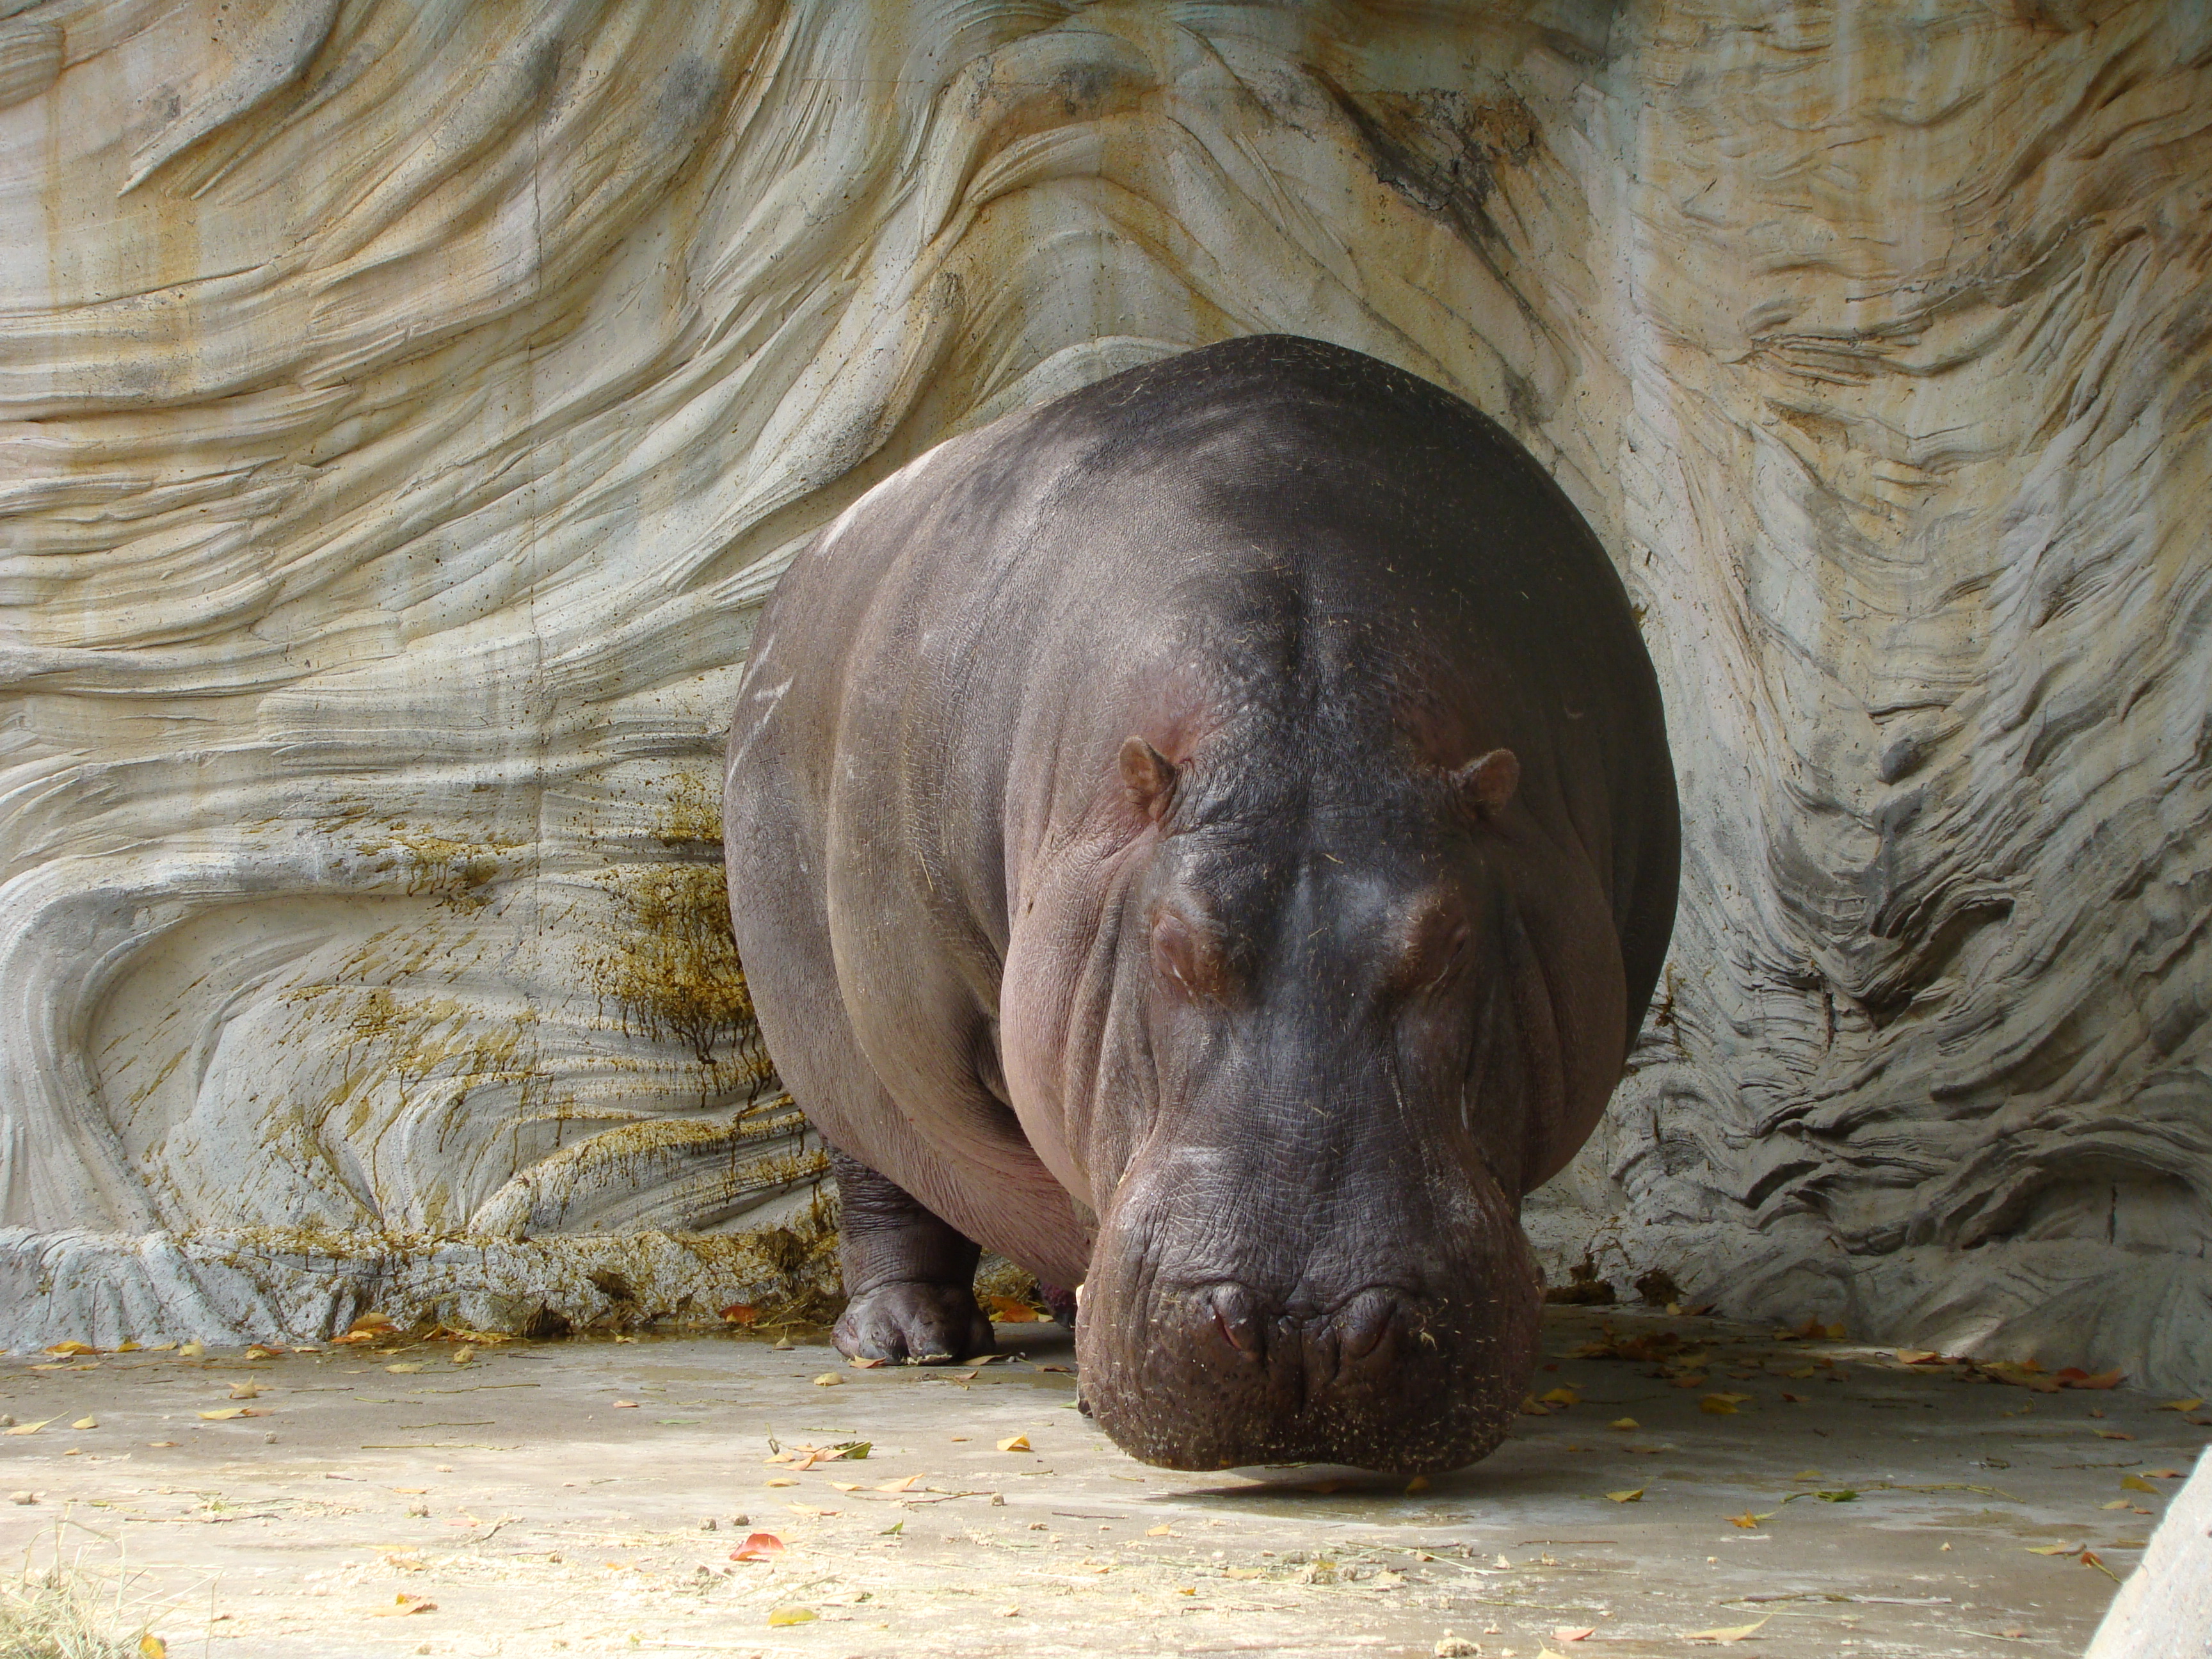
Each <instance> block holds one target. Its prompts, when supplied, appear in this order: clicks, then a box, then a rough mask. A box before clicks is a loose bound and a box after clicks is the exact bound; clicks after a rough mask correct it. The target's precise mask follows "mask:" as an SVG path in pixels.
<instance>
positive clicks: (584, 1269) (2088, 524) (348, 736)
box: [0, 0, 2212, 1382]
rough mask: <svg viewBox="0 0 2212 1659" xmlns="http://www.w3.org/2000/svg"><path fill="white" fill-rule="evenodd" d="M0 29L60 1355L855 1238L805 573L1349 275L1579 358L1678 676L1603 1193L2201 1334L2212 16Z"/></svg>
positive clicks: (2021, 1312)
mask: <svg viewBox="0 0 2212 1659" xmlns="http://www.w3.org/2000/svg"><path fill="white" fill-rule="evenodd" d="M0 13H5V14H6V15H5V16H4V17H0V309H4V312H5V314H6V318H7V325H6V326H5V327H4V328H0V422H4V425H0V538H4V540H0V572H4V574H0V605H5V606H6V607H7V613H6V623H5V632H4V633H0V684H4V688H5V689H4V698H5V701H4V704H0V708H4V719H0V1341H13V1342H17V1343H21V1342H27V1341H33V1340H53V1339H54V1338H57V1337H60V1336H76V1337H86V1338H89V1339H91V1340H112V1339H115V1338H118V1337H120V1336H122V1335H125V1334H129V1335H135V1336H137V1337H139V1338H140V1339H141V1340H147V1339H149V1337H152V1336H155V1335H159V1334H186V1333H199V1334H210V1335H217V1334H226V1333H228V1334H252V1335H259V1336H268V1335H281V1334H286V1333H288V1332H289V1333H291V1334H307V1333H308V1332H310V1331H313V1330H314V1329H317V1328H319V1327H320V1326H321V1325H322V1324H324V1323H325V1322H327V1321H328V1320H330V1319H332V1318H336V1317H341V1316H344V1315H345V1314H347V1313H348V1312H349V1310H353V1309H355V1308H356V1307H358V1306H360V1305H362V1304H365V1303H367V1302H369V1301H375V1300H383V1301H385V1302H386V1303H387V1304H394V1303H396V1304H404V1305H406V1306H408V1307H422V1308H436V1309H439V1310H444V1311H446V1312H447V1313H448V1314H450V1315H451V1316H453V1317H455V1318H457V1319H464V1320H466V1321H469V1322H497V1321H502V1320H503V1321H506V1322H510V1323H513V1322H524V1321H526V1320H528V1319H531V1318H541V1319H542V1318H544V1317H548V1316H559V1317H566V1318H570V1319H589V1318H597V1317H625V1316H635V1315H637V1314H640V1313H643V1312H653V1311H679V1312H681V1311H691V1312H699V1311H702V1310H711V1308H712V1307H713V1305H714V1303H715V1302H716V1301H717V1299H718V1298H719V1297H721V1296H723V1295H733V1294H735V1293H737V1292H739V1291H742V1292H743V1294H744V1296H745V1297H755V1296H757V1295H763V1294H767V1293H768V1291H769V1286H770V1285H772V1284H773V1283H774V1282H775V1279H776V1278H777V1276H778V1275H780V1274H787V1273H789V1272H790V1271H791V1268H792V1264H793V1262H794V1261H798V1262H801V1263H802V1267H801V1271H802V1273H804V1272H805V1271H806V1270H807V1269H806V1268H805V1266H804V1263H805V1262H810V1261H814V1260H815V1259H817V1253H816V1252H815V1246H816V1244H817V1242H818V1241H817V1237H816V1233H815V1231H814V1227H813V1222H814V1218H813V1216H812V1213H811V1210H810V1209H809V1201H810V1200H811V1191H812V1188H811V1183H812V1181H813V1178H814V1176H815V1165H814V1152H813V1149H812V1147H811V1146H810V1145H809V1144H808V1143H807V1141H806V1140H805V1138H804V1136H803V1135H802V1134H801V1133H800V1132H799V1129H798V1127H797V1126H796V1125H795V1123H794V1122H793V1120H792V1119H791V1116H790V1115H789V1113H788V1111H787V1109H785V1107H784V1106H783V1104H782V1103H781V1101H780V1100H779V1098H778V1097H777V1094H776V1091H775V1085H774V1079H773V1076H772V1073H770V1072H769V1070H768V1068H767V1066H766V1063H765V1061H764V1058H763V1056H762V1055H761V1054H760V1053H759V1050H758V1047H757V1042H755V1041H753V1040H752V1038H751V1034H750V1024H749V1021H748V1018H747V1009H746V1005H745V1002H744V993H743V985H742V980H741V978H740V977H739V976H738V974H737V972H736V965H735V963H734V962H733V961H732V959H731V957H730V956H729V951H728V936H727V933H726V930H725V929H724V928H722V927H720V925H719V924H718V921H717V920H716V919H717V917H718V915H719V914H720V911H719V907H720V905H721V903H722V901H723V894H722V892H721V890H720V886H719V866H718V864H717V860H716V856H715V854H716V846H715V842H716V825H715V823H714V809H713V805H712V803H711V799H710V790H709V788H708V780H710V779H712V778H713V777H714V755H715V751H716V749H717V747H718V742H719V735H720V730H721V728H722V727H723V726H724V724H725V721H726V705H727V703H728V702H729V698H730V692H731V687H732V683H733V679H734V677H735V674H736V671H737V669H738V665H739V664H740V663H741V661H742V659H743V655H744V647H745V641H746V636H747V629H748V626H749V620H750V616H751V614H752V611H753V610H754V608H755V607H756V606H757V604H758V603H759V601H760V599H762V597H763V595H764V594H765V593H766V592H768V591H769V588H770V587H771V586H772V585H773V583H774V581H775V576H776V574H777V572H778V570H779V569H780V568H781V563H782V562H783V561H784V559H786V558H787V556H788V555H789V553H790V551H791V550H793V548H794V547H795V546H796V545H797V544H798V543H799V541H800V540H802V539H803V538H805V536H806V534H807V533H808V532H810V531H811V529H812V528H813V527H815V526H817V525H819V524H820V523H822V522H823V521H824V520H825V519H827V518H828V517H829V516H831V515H834V514H835V513H836V512H838V511H840V510H841V509H842V507H844V506H846V505H848V503H849V502H850V501H853V500H854V498H855V497H856V496H857V495H859V494H860V492H862V491H863V490H865V489H866V488H867V487H868V486H869V485H870V484H871V483H873V482H874V481H875V480H876V479H878V478H879V477H882V476H883V475H884V473H886V472H887V471H890V470H891V469H893V468H895V467H896V466H898V465H902V463H903V462H905V461H906V460H908V459H911V458H912V457H914V456H915V454H917V453H921V451H922V450H923V449H925V448H926V447H928V445H929V444H931V443H932V442H933V441H936V440H937V439H939V438H940V437H942V436H944V435H947V434H949V433H951V432H954V431H957V430H959V429H962V428H965V427H967V426H969V425H972V424H974V423H975V422H980V421H981V420H984V419H987V418H989V417H990V416H993V415H994V414H995V413H998V412H1000V411H1001V410H1006V409H1008V408H1011V407H1013V406H1016V405H1018V404H1022V403H1024V402H1030V401H1034V400H1037V399H1041V398H1047V397H1049V396H1052V395H1054V394H1056V393H1058V392H1061V391H1064V390H1066V389H1068V388H1069V387H1071V386H1075V385H1078V384H1079V383H1081V382H1083V381H1085V380H1089V379H1092V378H1095V377H1097V375H1100V374H1105V373H1109V372H1111V371H1112V370H1114V369H1115V368H1121V367H1123V366H1126V365H1127V364H1130V363H1133V362H1141V361H1144V360H1146V359H1147V358H1150V357H1152V356H1157V355H1159V354H1162V353H1165V352H1168V351H1172V350H1175V349H1181V348H1182V347H1185V346H1188V345H1193V344H1197V343H1204V342H1206V341H1210V340H1213V339H1218V338H1221V337H1225V336H1229V335H1234V334H1238V333H1244V332H1249V331H1261V330H1279V331H1291V332H1301V333H1307V334H1313V335H1318V336H1321V337H1327V338H1330V339H1334V340H1338V341H1340V342H1342V343H1346V344H1349V345H1352V346H1356V347H1358V348H1360V349H1364V350H1368V351H1371V352H1374V353H1376V354H1377V355H1379V356H1384V357H1388V358H1389V359H1391V360H1393V361H1395V362H1400V363H1401V364H1403V365H1405V366H1406V367H1407V368H1411V369H1413V370H1414V371H1416V372H1418V373H1420V374H1425V375H1427V376H1429V377H1431V378H1432V379H1435V380H1439V381H1442V382H1443V383H1444V384H1447V385H1449V386H1453V387H1454V388H1455V389H1457V390H1458V391H1460V392H1462V393H1463V394H1465V395H1466V396H1468V398H1471V399H1473V400H1474V402H1476V403H1477V404H1480V405H1481V406H1482V407H1484V408H1485V409H1487V410H1491V411H1492V413H1494V414H1496V415H1497V416H1498V417H1499V418H1501V419H1503V420H1504V421H1506V422H1508V423H1509V424H1510V425H1511V426H1512V427H1513V428H1514V429H1515V430H1516V432H1518V433H1519V434H1520V435H1521V436H1522V438H1523V439H1524V440H1525V441H1527V442H1528V444H1529V445H1530V446H1531V447H1532V448H1534V450H1535V452H1536V453H1538V454H1539V456H1540V457H1541V458H1542V459H1544V460H1545V461H1546V463H1547V465H1550V466H1551V467H1552V468H1553V470H1554V471H1556V472H1557V474H1558V476H1559V477H1560V479H1561V481H1562V483H1564V484H1565V487H1566V489H1568V490H1569V492H1570V493H1571V495H1573V496H1574V497H1575V499H1576V500H1577V501H1578V502H1579V503H1580V504H1581V505H1582V507H1583V510H1584V511H1585V513H1588V515H1589V518H1590V519H1591V520H1592V522H1593V523H1594V524H1595V526H1597V528H1598V529H1599V532H1600V533H1601V536H1602V538H1604V540H1605V541H1606V543H1607V545H1608V546H1609V547H1611V548H1612V549H1613V550H1614V552H1615V554H1616V556H1617V557H1618V558H1619V559H1620V563H1621V567H1622V569H1623V573H1624V574H1625V575H1626V578H1627V580H1628V581H1629V584H1630V586H1631V589H1632V593H1633V594H1634V596H1635V598H1636V599H1637V602H1638V605H1639V606H1641V607H1642V609H1643V611H1644V625H1645V629H1646V631H1647V635H1648V637H1649V638H1650V641H1651V644H1652V647H1653V651H1654V654H1655V656H1656V659H1657V660H1658V662H1659V664H1660V669H1661V673H1662V679H1663V681H1664V684H1665V685H1666V688H1667V690H1668V696H1669V700H1670V705H1669V707H1670V720H1671V722H1672V726H1673V730H1674V746H1675V756H1676V759H1677V763H1678V766H1679V768H1680V774H1681V780H1682V787H1683V797H1684V803H1685V811H1686V844H1687V847H1688V849H1689V852H1688V864H1687V868H1686V888H1685V900H1684V908H1683V914H1682V919H1681V922H1680V927H1679V929H1678V932H1677V936H1676V946H1675V951H1674V960H1673V962H1672V963H1671V965H1670V968H1669V970H1668V977H1667V981H1666V989H1665V998H1664V1000H1663V1002H1662V1006H1661V1007H1660V1009H1659V1011H1658V1012H1657V1014H1656V1018H1655V1020H1654V1023H1653V1024H1652V1026H1651V1028H1650V1031H1649V1032H1648V1034H1647V1037H1646V1040H1645V1041H1644V1043H1643V1044H1642V1045H1641V1046H1640V1048H1639V1050H1638V1054H1637V1058H1636V1064H1635V1066H1634V1069H1633V1073H1632V1077H1631V1079H1630V1080H1629V1082H1628V1083H1627V1084H1626V1085H1625V1087H1624V1089H1623V1091H1622V1093H1621V1096H1620V1099H1619V1101H1618V1103H1617V1104H1616V1106H1615V1109H1614V1111H1613V1115H1612V1116H1611V1118H1610V1119H1609V1121H1608V1123H1607V1127H1606V1128H1605V1129H1604V1130H1603V1131H1601V1134H1600V1136H1599V1138H1598V1139H1597V1140H1596V1141H1595V1142H1594V1143H1593V1145H1592V1146H1591V1147H1590V1149H1589V1152H1587V1153H1586V1154H1585V1156H1584V1157H1583V1159H1582V1160H1580V1161H1579V1163H1578V1164H1577V1166H1576V1167H1575V1169H1574V1170H1571V1171H1570V1172H1569V1173H1568V1175H1566V1176H1563V1177H1561V1179H1560V1180H1559V1182H1554V1183H1553V1187H1552V1188H1550V1189H1547V1192H1546V1193H1545V1194H1542V1195H1541V1197H1540V1198H1539V1200H1537V1202H1536V1203H1535V1205H1534V1206H1533V1209H1532V1218H1531V1220H1532V1226H1533V1228H1534V1231H1535V1232H1536V1233H1537V1235H1538V1237H1539V1238H1540V1239H1541V1241H1542V1242H1543V1243H1544V1244H1545V1246H1546V1248H1547V1250H1548V1251H1550V1252H1551V1254H1552V1255H1553V1260H1554V1261H1555V1262H1557V1263H1559V1264H1562V1265H1563V1264H1564V1262H1565V1261H1569V1260H1572V1259H1575V1258H1578V1257H1579V1256H1581V1255H1583V1252H1584V1251H1585V1250H1588V1251H1589V1252H1590V1255H1591V1257H1592V1260H1593V1261H1595V1263H1596V1265H1597V1266H1598V1267H1600V1268H1601V1269H1602V1270H1604V1271H1605V1272H1606V1273H1608V1274H1610V1275H1612V1276H1613V1277H1616V1278H1626V1276H1628V1275H1629V1274H1631V1273H1632V1272H1635V1271H1640V1270H1641V1269H1643V1268H1644V1267H1650V1266H1652V1265H1662V1266H1665V1267H1668V1269H1669V1270H1670V1271H1671V1272H1673V1273H1674V1274H1675V1276H1676V1277H1677V1278H1678V1279H1680V1280H1681V1281H1682V1283H1683V1284H1684V1285H1686V1287H1687V1288H1688V1291H1689V1293H1690V1294H1691V1295H1692V1296H1693V1297H1697V1298H1698V1299H1706V1298H1707V1297H1716V1298H1717V1299H1719V1300H1720V1301H1721V1303H1722V1304H1723V1306H1724V1307H1726V1308H1727V1309H1729V1310H1731V1311H1735V1312H1741V1313H1747V1314H1756V1315H1759V1316H1785V1315H1786V1316H1803V1315H1805V1314H1808V1313H1820V1314H1821V1315H1823V1316H1827V1317H1838V1316H1841V1317H1844V1318H1846V1319H1847V1320H1848V1321H1849V1322H1850V1323H1851V1324H1853V1325H1854V1326H1855V1327H1857V1328H1859V1329H1861V1330H1863V1331H1868V1332H1872V1333H1877V1334H1887V1335H1889V1336H1893V1337H1896V1338H1900V1339H1909V1340H1914V1341H1917V1342H1919V1343H1920V1344H1922V1345H1923V1346H1937V1345H1941V1346H1951V1347H1961V1346H1974V1347H1977V1348H1978V1350H1979V1351H1981V1352H2007V1353H2015V1354H2019V1353H2027V1352H2033V1353H2035V1354H2036V1355H2038V1356H2039V1357H2041V1358H2045V1359H2046V1360H2048V1361H2050V1362H2051V1363H2054V1364H2057V1363H2064V1362H2065V1361H2067V1360H2069V1359H2073V1358H2094V1359H2096V1360H2098V1361H2099V1362H2100V1364H2126V1365H2127V1366H2129V1367H2130V1369H2132V1370H2136V1371H2137V1372H2138V1373H2145V1372H2148V1373H2149V1374H2152V1375H2155V1376H2160V1377H2161V1378H2164V1379H2168V1380H2173V1381H2177V1382H2180V1381H2186V1380H2190V1379H2192V1378H2193V1379H2197V1380H2203V1379H2204V1378H2205V1377H2206V1376H2207V1375H2208V1373H2212V1274H2208V1272H2207V1267H2206V1263H2205V1261H2204V1249H2205V1244H2206V1240H2207V1235H2208V1231H2212V1223H2208V1217H2207V1209H2206V1205H2207V1198H2208V1188H2212V1078H2209V1077H2208V1073H2207V1032H2206V1024H2205V1021H2206V1013H2207V1004H2208V1001H2212V971H2208V962H2207V951H2206V927H2207V921H2208V915H2212V850H2208V848H2207V845H2206V837H2207V835H2208V831H2209V830H2212V771H2208V760H2212V718H2208V714H2207V710H2208V708H2212V548H2208V546H2207V539H2208V531H2207V524H2208V515H2212V476H2209V475H2212V465H2209V463H2212V449H2208V444H2212V438H2208V430H2212V419H2208V417H2212V295H2208V290H2207V285H2206V270H2207V264H2208V238H2212V213H2208V211H2207V210H2208V207H2212V18H2208V14H2207V8H2206V7H2205V6H2204V5H2203V4H2185V3H2167V0H2136V3H2096V0H2016V3H2014V4H2010V5H2007V4H2003V3H1996V0H1926V3H1920V4H1915V5H1909V6H1908V5H1905V4H1874V3H1852V4H1840V5H1824V6H1813V5H1803V6H1796V7H1790V6H1778V5H1775V4H1772V3H1771V0H1733V3H1723V0H1704V3H1691V0H1642V3H1621V4H1618V5H1605V4H1598V3H1589V4H1574V3H1565V0H1560V3H1534V0H1529V3H1521V4H1502V3H1501V4H1479V3H1473V0H1455V3H1438V4H1435V5H1432V6H1429V7H1426V8H1424V7H1421V6H1418V5H1412V4H1407V5H1397V6H1389V7H1383V6H1369V5H1354V4H1349V3H1346V4H1342V5H1336V6H1330V5H1326V4H1319V3H1316V4H1314V5H1310V6H1303V7H1295V8H1291V7H1279V6H1273V5H1256V4H1255V5H1250V6H1239V5H1235V4H1203V5H1201V4H1195V3H1193V4H1162V3H1148V4H1112V3H1107V4H1097V5H1091V6H1077V5H1074V4H1069V3H1054V0H910V3H905V4H900V5H888V4H884V3H881V0H805V3H789V4H781V5H779V4H774V3H767V0H759V3H746V0H696V3H690V4H686V5H681V6H678V5H668V4H659V3H647V0H413V3H405V4H403V3H397V0H228V3H227V4H218V3H215V0H185V3H174V4H173V3H168V0H39V3H33V4H29V5H25V4H23V3H21V0H0ZM737 900H738V902H739V903H742V902H744V895H742V894H739V895H738V896H737ZM767 1223H775V1224H780V1225H781V1227H782V1228H783V1231H778V1232H770V1233H769V1234H766V1235H761V1234H759V1233H757V1231H754V1230H756V1229H757V1227H758V1226H759V1225H763V1224H767ZM702 1233H720V1234H727V1235H731V1237H726V1238H724V1239H722V1240H721V1241H720V1242H719V1243H718V1242H717V1241H716V1240H714V1239H712V1238H701V1237H697V1235H700V1234H702ZM760 1237H766V1238H767V1239H768V1240H769V1243H768V1244H767V1245H765V1246H763V1245H762V1244H760V1243H758V1242H757V1241H758V1239H759V1238H760ZM471 1263H474V1264H475V1265H473V1266H471Z"/></svg>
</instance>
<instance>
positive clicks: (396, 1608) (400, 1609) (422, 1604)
mask: <svg viewBox="0 0 2212 1659" xmlns="http://www.w3.org/2000/svg"><path fill="white" fill-rule="evenodd" d="M392 1601H393V1605H392V1606H391V1607H380V1608H378V1609H377V1610H376V1612H374V1613H372V1614H370V1615H369V1616H370V1617H371V1618H373V1619H404V1618H406V1617H408V1616H409V1615H410V1613H435V1612H437V1610H438V1604H437V1603H436V1602H435V1601H424V1600H423V1599H422V1597H421V1596H419V1595H408V1594H407V1592H406V1591H405V1590H402V1591H400V1592H399V1594H398V1595H397V1596H395V1597H393V1598H392Z"/></svg>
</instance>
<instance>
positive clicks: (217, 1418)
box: [200, 1406, 253, 1423]
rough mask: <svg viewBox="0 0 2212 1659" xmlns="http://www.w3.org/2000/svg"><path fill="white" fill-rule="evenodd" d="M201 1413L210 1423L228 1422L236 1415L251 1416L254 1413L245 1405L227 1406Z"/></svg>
mask: <svg viewBox="0 0 2212 1659" xmlns="http://www.w3.org/2000/svg"><path fill="white" fill-rule="evenodd" d="M200 1415H201V1416H202V1417H204V1418H205V1419H207V1420H208V1421H209V1422H210V1423H227V1422H228V1421H229V1420H230V1419H232V1418H234V1417H251V1416H252V1415H253V1413H252V1412H250V1411H248V1410H246V1407H243V1406H225V1407H223V1408H222V1410H221V1411H213V1412H202V1413H200Z"/></svg>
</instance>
